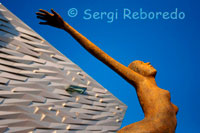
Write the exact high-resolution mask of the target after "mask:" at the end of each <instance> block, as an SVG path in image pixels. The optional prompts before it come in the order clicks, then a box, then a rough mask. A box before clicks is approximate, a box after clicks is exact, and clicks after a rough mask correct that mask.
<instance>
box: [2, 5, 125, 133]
mask: <svg viewBox="0 0 200 133" xmlns="http://www.w3.org/2000/svg"><path fill="white" fill-rule="evenodd" d="M126 109H127V106H126V105H125V104H123V103H122V102H120V101H119V100H118V99H117V98H116V97H114V96H113V95H112V94H111V93H110V92H108V91H107V90H106V89H105V88H103V87H102V86H101V85H100V84H98V83H97V82H96V81H95V80H94V79H92V78H91V77H90V76H89V75H87V74H86V73H85V72H84V71H83V70H81V68H80V67H78V66H77V65H76V64H74V63H73V62H72V61H70V60H69V59H68V58H66V57H65V56H64V55H62V54H61V53H60V52H59V51H57V50H56V49H55V48H54V47H53V46H52V45H50V44H49V43H48V42H47V41H45V40H44V39H43V38H42V37H41V36H39V35H38V34H37V33H36V32H34V31H33V30H32V29H31V28H30V27H28V26H27V25H26V24H24V23H23V22H22V21H21V20H20V19H18V18H17V17H16V16H15V15H13V14H12V13H11V12H10V11H8V10H7V9H6V8H5V7H4V6H3V5H2V4H0V132H6V133H24V132H26V133H27V132H29V133H35V132H37V133H40V132H41V133H49V132H53V133H64V132H69V133H70V132H73V133H74V132H80V133H82V132H85V133H90V132H94V133H98V132H105V133H108V132H116V131H117V130H118V129H119V128H120V126H121V122H122V119H123V117H124V114H125V112H126Z"/></svg>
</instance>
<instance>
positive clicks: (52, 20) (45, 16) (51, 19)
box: [36, 9, 65, 29]
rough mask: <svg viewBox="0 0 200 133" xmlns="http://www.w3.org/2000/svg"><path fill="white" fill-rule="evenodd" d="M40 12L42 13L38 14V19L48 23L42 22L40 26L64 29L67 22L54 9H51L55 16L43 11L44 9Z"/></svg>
mask: <svg viewBox="0 0 200 133" xmlns="http://www.w3.org/2000/svg"><path fill="white" fill-rule="evenodd" d="M39 11H40V12H36V14H37V18H39V19H42V20H45V21H46V22H40V23H39V24H44V25H50V26H53V27H56V28H60V29H64V24H65V21H64V20H63V19H62V17H61V16H60V15H59V14H58V13H57V12H55V11H54V10H53V9H51V12H52V13H53V14H51V13H49V12H48V11H45V10H42V9H40V10H39Z"/></svg>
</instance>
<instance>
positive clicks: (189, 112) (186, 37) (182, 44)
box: [0, 0, 200, 133]
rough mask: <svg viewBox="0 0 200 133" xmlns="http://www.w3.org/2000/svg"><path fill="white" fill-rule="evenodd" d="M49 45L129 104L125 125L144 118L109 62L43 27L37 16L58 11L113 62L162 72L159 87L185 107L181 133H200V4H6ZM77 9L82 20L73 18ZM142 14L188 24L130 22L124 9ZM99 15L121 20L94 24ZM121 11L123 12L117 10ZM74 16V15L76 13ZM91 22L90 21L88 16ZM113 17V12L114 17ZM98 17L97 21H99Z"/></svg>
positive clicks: (89, 0) (99, 0)
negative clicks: (137, 63) (179, 14)
mask: <svg viewBox="0 0 200 133" xmlns="http://www.w3.org/2000/svg"><path fill="white" fill-rule="evenodd" d="M0 2H1V3H3V5H4V6H5V7H7V8H8V9H9V10H10V11H11V12H13V13H14V14H15V15H16V16H18V17H19V18H20V19H21V20H23V21H24V22H25V23H26V24H27V25H29V26H30V27H31V28H32V29H33V30H35V31H36V32H37V33H39V34H40V35H41V36H42V37H44V38H45V39H46V40H47V41H48V42H49V43H51V44H52V45H53V46H54V47H56V48H57V49H58V50H59V51H61V52H62V53H63V54H64V55H66V56H67V57H68V58H69V59H71V60H72V61H73V62H74V63H76V64H77V65H79V66H80V67H81V68H82V69H83V70H84V71H85V72H86V73H88V74H89V75H90V76H92V77H93V78H94V79H95V80H97V81H98V82H99V83H100V84H102V85H103V86H104V87H105V88H106V89H108V90H109V91H110V92H111V93H113V94H114V95H115V96H116V97H118V98H119V99H120V100H121V101H123V102H124V103H125V104H126V105H127V106H128V110H127V112H126V116H125V118H124V120H123V124H122V126H126V125H128V124H131V123H133V122H136V121H139V120H141V119H142V118H143V113H142V110H141V108H140V105H139V102H138V99H137V96H136V93H135V90H134V88H133V87H132V86H131V85H129V84H128V83H127V82H126V81H125V80H123V79H122V78H121V77H120V76H118V75H117V74H115V73H114V72H113V71H112V70H111V69H109V68H108V67H107V66H105V65H104V64H103V63H101V62H100V61H98V60H97V59H95V58H94V57H92V56H91V55H90V54H89V53H87V52H86V51H85V50H84V49H83V48H82V47H81V46H79V44H78V43H77V42H76V41H75V40H73V39H72V37H70V36H69V35H68V34H67V33H65V32H64V31H61V30H58V29H55V28H52V27H49V26H41V25H39V24H38V22H39V20H37V19H36V15H35V12H36V11H37V10H38V9H40V8H42V9H45V10H50V9H51V8H53V9H54V10H55V11H57V12H58V13H59V14H60V15H61V16H62V17H63V18H64V19H65V21H67V22H68V23H69V24H71V25H72V26H73V27H74V28H76V29H77V30H78V31H79V32H81V33H82V34H83V35H85V36H86V37H87V38H89V39H90V40H91V41H92V42H94V43H95V44H96V45H98V46H99V47H100V48H102V49H103V50H104V51H105V52H107V53H108V54H109V55H111V56H112V57H113V58H115V59H116V60H118V61H119V62H121V63H123V64H124V65H126V66H128V64H129V63H131V62H132V61H134V60H142V61H145V62H151V64H152V65H153V66H154V67H155V68H156V69H157V71H158V73H157V76H156V81H157V84H158V86H159V87H161V88H163V89H167V90H169V91H170V92H171V99H172V101H173V103H174V104H176V105H177V106H178V107H179V113H178V126H177V133H187V132H192V133H198V132H200V128H199V118H200V117H199V112H200V103H199V101H200V100H199V97H200V96H199V93H200V85H199V75H200V70H199V68H200V63H199V61H200V60H199V59H200V35H199V31H200V26H199V24H200V8H199V5H200V3H199V1H198V0H176V1H174V0H168V1H159V0H151V1H147V0H140V1H139V2H138V1H136V0H109V1H108V0H96V1H94V0H56V1H53V0H51V1H50V0H42V1H41V0H0ZM70 8H76V9H77V10H78V15H77V16H76V17H73V18H71V17H69V16H68V10H69V9H70ZM124 8H127V9H129V10H130V12H131V13H133V12H139V11H140V9H141V8H142V9H143V11H145V12H154V13H155V12H159V11H160V12H169V13H170V12H173V11H175V9H176V8H177V9H178V12H184V13H185V18H184V19H176V20H171V19H162V18H161V16H159V18H158V19H152V20H150V19H131V20H130V19H127V18H126V19H124V18H123V10H124ZM87 9H89V10H88V12H87V13H88V14H91V13H94V12H99V13H101V12H106V13H109V12H114V13H115V15H116V13H117V14H118V16H117V17H118V18H117V19H114V20H113V22H111V23H108V21H111V20H109V16H108V17H107V16H105V14H102V16H103V17H102V18H101V19H100V17H101V16H98V13H96V15H97V16H95V17H93V18H91V19H89V15H86V14H85V13H84V11H85V10H87ZM116 9H117V10H116ZM71 13H72V14H73V13H74V12H71ZM84 16H85V17H86V18H88V20H85V19H84V18H83V17H84ZM110 16H112V13H110ZM94 18H96V19H94Z"/></svg>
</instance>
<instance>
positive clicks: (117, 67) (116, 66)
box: [36, 9, 143, 86]
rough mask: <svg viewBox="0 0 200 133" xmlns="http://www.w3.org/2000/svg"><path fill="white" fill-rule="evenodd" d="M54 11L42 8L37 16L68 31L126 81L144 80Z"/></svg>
mask: <svg viewBox="0 0 200 133" xmlns="http://www.w3.org/2000/svg"><path fill="white" fill-rule="evenodd" d="M51 11H52V13H53V14H51V13H49V12H47V11H45V10H42V9H40V12H37V13H36V14H37V15H38V16H37V17H38V18H40V19H42V20H46V22H40V24H46V25H50V26H54V27H57V28H60V29H63V30H65V31H67V32H68V33H69V34H70V35H71V36H72V37H73V38H74V39H76V40H77V41H78V42H79V43H80V44H81V45H82V46H83V47H84V48H85V49H86V50H87V51H88V52H90V53H91V54H92V55H93V56H95V57H96V58H97V59H99V60H100V61H102V62H103V63H104V64H106V65H107V66H109V67H110V68H111V69H112V70H114V71H115V72H116V73H118V74H119V75H120V76H122V77H123V78H124V79H125V80H126V81H128V82H129V83H131V84H133V85H134V86H135V85H136V84H134V83H138V81H139V80H142V79H143V78H142V76H141V75H140V74H138V73H136V72H134V71H133V70H131V69H129V68H128V67H126V66H124V65H122V64H121V63H119V62H118V61H116V60H114V59H113V58H112V57H110V56H109V55H108V54H106V53H105V52H104V51H102V50H101V49H100V48H99V47H97V46H96V45H95V44H94V43H92V42H91V41H90V40H88V39H87V38H86V37H85V36H83V35H82V34H80V33H79V32H78V31H77V30H75V29H74V28H73V27H72V26H70V25H69V24H68V23H67V22H65V21H64V20H63V19H62V18H61V16H60V15H59V14H58V13H56V12H55V11H54V10H53V9H51Z"/></svg>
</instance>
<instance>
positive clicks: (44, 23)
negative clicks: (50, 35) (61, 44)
mask: <svg viewBox="0 0 200 133" xmlns="http://www.w3.org/2000/svg"><path fill="white" fill-rule="evenodd" d="M39 24H42V25H47V24H48V22H39Z"/></svg>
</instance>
